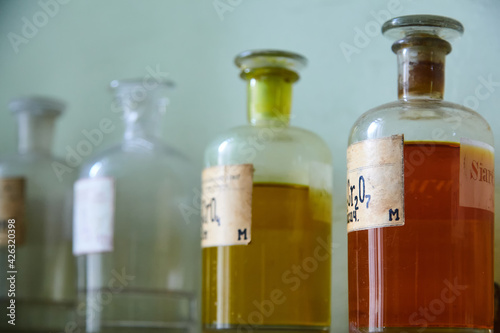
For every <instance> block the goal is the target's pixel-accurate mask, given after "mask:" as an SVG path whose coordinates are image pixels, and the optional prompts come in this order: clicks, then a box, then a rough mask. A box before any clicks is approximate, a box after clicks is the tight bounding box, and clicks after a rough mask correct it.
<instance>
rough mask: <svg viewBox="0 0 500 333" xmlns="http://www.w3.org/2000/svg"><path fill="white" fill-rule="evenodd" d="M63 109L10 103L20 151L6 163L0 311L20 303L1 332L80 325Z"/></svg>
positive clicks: (42, 101)
mask: <svg viewBox="0 0 500 333" xmlns="http://www.w3.org/2000/svg"><path fill="white" fill-rule="evenodd" d="M64 107H65V106H64V104H63V103H62V102H60V101H58V100H55V99H51V98H46V97H26V98H18V99H14V100H13V101H11V102H10V104H9V108H10V109H11V111H12V112H13V113H14V115H15V116H16V118H17V123H18V152H17V154H16V155H13V156H2V158H1V159H0V254H1V255H0V260H1V261H2V262H1V264H0V267H1V270H0V297H1V301H0V307H1V308H2V309H3V310H2V312H3V313H7V314H11V313H13V312H12V305H15V309H14V313H15V320H14V321H13V323H15V326H14V325H12V324H9V322H8V321H10V320H12V317H9V316H7V317H6V316H5V315H3V316H2V317H3V318H2V320H1V321H0V328H1V330H2V331H4V330H11V331H22V332H35V331H36V332H55V331H61V332H62V331H64V329H65V327H66V325H67V324H68V323H69V322H71V321H73V320H74V319H75V318H74V315H75V313H74V306H75V302H76V263H75V258H74V257H73V255H72V253H71V186H72V183H73V180H74V179H72V177H71V175H70V174H68V175H66V176H65V177H58V169H57V168H58V167H59V166H60V165H63V164H64V162H63V161H62V160H59V159H58V158H56V157H54V156H53V155H52V152H51V148H52V138H53V133H54V125H55V121H56V119H57V118H58V117H59V115H60V114H61V112H62V111H63V109H64ZM13 287H14V288H13ZM12 300H14V303H13V302H12ZM8 307H10V309H7V310H5V309H6V308H8Z"/></svg>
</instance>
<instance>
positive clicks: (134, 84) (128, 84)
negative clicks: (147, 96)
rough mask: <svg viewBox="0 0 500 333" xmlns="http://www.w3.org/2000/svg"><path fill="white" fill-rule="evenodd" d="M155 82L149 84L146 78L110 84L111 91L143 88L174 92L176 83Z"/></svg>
mask: <svg viewBox="0 0 500 333" xmlns="http://www.w3.org/2000/svg"><path fill="white" fill-rule="evenodd" d="M153 81H154V83H153V82H148V80H147V79H146V78H129V79H120V80H116V79H115V80H113V81H111V82H110V83H109V89H110V90H113V91H114V90H117V89H121V88H125V89H127V88H128V89H130V88H141V87H142V88H143V89H145V90H154V89H158V88H166V89H169V90H173V89H174V88H175V86H176V85H175V82H174V81H172V80H166V79H163V80H158V79H153Z"/></svg>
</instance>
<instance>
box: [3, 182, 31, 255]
mask: <svg viewBox="0 0 500 333" xmlns="http://www.w3.org/2000/svg"><path fill="white" fill-rule="evenodd" d="M25 183H26V182H25V179H24V178H22V177H13V178H1V179H0V246H7V243H8V239H9V238H8V229H9V226H8V225H9V222H8V221H9V220H14V222H13V223H12V224H13V225H14V226H15V245H21V244H22V243H23V241H24V235H25V225H24V205H25ZM11 237H13V236H11ZM11 243H12V242H11Z"/></svg>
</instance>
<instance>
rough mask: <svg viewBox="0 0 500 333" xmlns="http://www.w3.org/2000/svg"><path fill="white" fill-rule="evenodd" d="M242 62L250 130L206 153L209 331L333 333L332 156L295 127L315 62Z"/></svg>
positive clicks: (264, 57) (230, 134) (281, 57)
mask: <svg viewBox="0 0 500 333" xmlns="http://www.w3.org/2000/svg"><path fill="white" fill-rule="evenodd" d="M235 62H236V65H237V66H238V67H239V68H240V70H241V77H242V78H243V79H244V80H246V82H247V92H248V104H247V113H248V122H249V124H247V125H243V126H240V127H236V128H233V129H231V130H229V131H227V132H225V133H223V134H221V135H220V136H219V137H218V138H216V139H215V140H214V141H213V142H211V143H210V144H209V146H208V147H207V149H206V151H205V167H206V169H205V170H204V171H203V174H202V190H203V195H202V232H203V233H202V247H203V286H202V296H203V300H202V312H203V314H202V320H203V329H204V331H205V332H213V331H218V330H225V331H227V332H245V331H261V332H267V331H270V330H272V331H273V332H274V331H281V332H285V331H290V330H300V331H302V332H309V331H327V330H328V329H329V326H330V267H331V266H330V261H331V257H330V244H331V214H332V211H331V204H332V203H331V191H332V190H331V186H332V167H331V164H332V158H331V153H330V151H329V149H328V146H327V145H326V144H325V142H324V141H323V140H322V139H321V138H320V137H319V136H318V135H316V134H314V133H312V132H309V131H307V130H304V129H300V128H297V127H293V126H290V120H291V118H292V116H291V106H292V86H293V84H294V82H296V81H297V80H298V79H299V75H298V71H299V70H300V69H301V68H302V67H304V65H305V64H306V59H305V58H304V57H302V56H301V55H298V54H295V53H291V52H284V51H275V50H261V51H247V52H243V53H241V54H240V55H238V56H237V57H236V60H235Z"/></svg>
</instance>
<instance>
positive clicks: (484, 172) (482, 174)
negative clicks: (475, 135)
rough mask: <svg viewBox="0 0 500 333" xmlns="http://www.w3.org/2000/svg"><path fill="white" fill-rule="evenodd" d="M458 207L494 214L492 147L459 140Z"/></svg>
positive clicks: (478, 142) (468, 140)
mask: <svg viewBox="0 0 500 333" xmlns="http://www.w3.org/2000/svg"><path fill="white" fill-rule="evenodd" d="M459 191H460V193H459V197H460V206H462V207H471V208H479V209H485V210H489V211H490V212H492V213H494V212H495V154H494V149H493V147H492V146H490V145H488V144H486V143H484V142H480V141H475V140H470V139H465V138H462V139H461V140H460V187H459Z"/></svg>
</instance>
